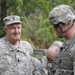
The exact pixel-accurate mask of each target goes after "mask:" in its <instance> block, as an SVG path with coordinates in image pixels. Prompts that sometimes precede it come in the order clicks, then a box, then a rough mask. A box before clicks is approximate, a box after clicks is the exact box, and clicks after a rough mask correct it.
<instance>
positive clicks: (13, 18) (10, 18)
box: [3, 15, 21, 25]
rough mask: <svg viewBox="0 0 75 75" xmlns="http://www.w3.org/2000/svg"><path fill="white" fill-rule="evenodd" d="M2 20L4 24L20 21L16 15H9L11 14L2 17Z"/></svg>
mask: <svg viewBox="0 0 75 75" xmlns="http://www.w3.org/2000/svg"><path fill="white" fill-rule="evenodd" d="M3 22H4V24H5V25H10V24H13V23H21V21H20V17H19V16H17V15H11V16H7V17H5V18H4V19H3Z"/></svg>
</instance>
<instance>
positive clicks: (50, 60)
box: [46, 57, 54, 62]
mask: <svg viewBox="0 0 75 75" xmlns="http://www.w3.org/2000/svg"><path fill="white" fill-rule="evenodd" d="M46 58H47V60H48V61H49V62H53V61H54V59H51V58H49V57H46Z"/></svg>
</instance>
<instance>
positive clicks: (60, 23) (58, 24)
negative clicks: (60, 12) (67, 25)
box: [53, 22, 64, 29]
mask: <svg viewBox="0 0 75 75" xmlns="http://www.w3.org/2000/svg"><path fill="white" fill-rule="evenodd" d="M60 25H64V23H62V22H59V23H57V24H54V25H53V27H54V28H55V29H57V28H58V27H60Z"/></svg>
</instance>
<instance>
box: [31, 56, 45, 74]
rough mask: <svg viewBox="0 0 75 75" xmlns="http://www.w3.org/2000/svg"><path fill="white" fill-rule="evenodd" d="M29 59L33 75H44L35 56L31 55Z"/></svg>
mask: <svg viewBox="0 0 75 75" xmlns="http://www.w3.org/2000/svg"><path fill="white" fill-rule="evenodd" d="M31 61H32V66H33V71H32V72H33V75H46V74H45V71H44V68H43V67H42V64H41V62H40V60H38V59H37V58H34V57H31Z"/></svg>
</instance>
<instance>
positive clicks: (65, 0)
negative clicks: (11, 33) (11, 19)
mask: <svg viewBox="0 0 75 75" xmlns="http://www.w3.org/2000/svg"><path fill="white" fill-rule="evenodd" d="M60 4H67V5H70V6H72V7H73V8H74V9H75V0H0V38H1V37H3V36H4V35H5V33H4V31H3V26H4V24H3V18H4V17H6V16H7V15H11V14H15V15H19V16H20V17H21V21H22V25H23V26H22V27H23V28H22V37H21V40H27V41H28V42H30V44H31V45H32V46H33V48H34V50H37V49H38V50H41V51H43V50H45V49H47V48H48V47H49V46H50V45H51V44H52V43H53V42H54V41H55V40H60V41H62V42H63V41H64V38H62V39H59V38H58V37H57V35H56V33H54V30H53V28H52V26H51V25H50V23H49V20H48V15H49V12H50V10H51V9H52V8H53V7H55V6H57V5H60Z"/></svg>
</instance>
